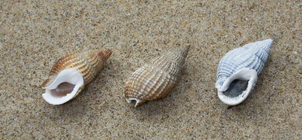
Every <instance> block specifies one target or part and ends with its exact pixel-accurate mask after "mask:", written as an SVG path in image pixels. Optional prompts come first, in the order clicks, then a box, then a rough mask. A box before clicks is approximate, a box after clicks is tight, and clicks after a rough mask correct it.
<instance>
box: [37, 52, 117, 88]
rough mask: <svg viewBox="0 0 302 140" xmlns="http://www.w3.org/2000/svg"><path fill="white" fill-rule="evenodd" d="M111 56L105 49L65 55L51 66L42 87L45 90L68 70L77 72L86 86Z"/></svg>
mask: <svg viewBox="0 0 302 140" xmlns="http://www.w3.org/2000/svg"><path fill="white" fill-rule="evenodd" d="M111 54H112V51H111V50H109V49H105V50H93V51H86V52H82V53H74V54H69V55H66V56H64V57H62V58H60V59H59V60H58V61H57V62H56V63H55V64H54V65H53V67H52V69H51V70H50V73H49V76H48V79H47V80H45V81H44V83H43V84H42V87H43V88H46V87H47V86H49V85H50V84H51V83H52V81H53V80H54V79H55V78H56V76H57V75H58V74H59V73H60V72H61V71H62V70H65V69H70V68H74V69H76V70H77V71H79V72H80V73H81V75H82V76H83V79H84V84H88V83H90V82H91V81H92V79H93V78H94V77H95V75H96V74H97V73H98V71H100V70H101V68H102V67H103V64H104V63H105V62H106V60H107V59H108V58H109V57H110V55H111Z"/></svg>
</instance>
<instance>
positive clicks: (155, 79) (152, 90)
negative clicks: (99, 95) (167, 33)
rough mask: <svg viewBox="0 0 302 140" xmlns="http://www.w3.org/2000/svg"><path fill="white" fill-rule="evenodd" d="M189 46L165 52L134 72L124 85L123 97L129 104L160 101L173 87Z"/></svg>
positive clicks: (137, 104) (138, 104)
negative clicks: (134, 101) (133, 101)
mask: <svg viewBox="0 0 302 140" xmlns="http://www.w3.org/2000/svg"><path fill="white" fill-rule="evenodd" d="M189 48H190V45H189V44H188V45H186V46H185V47H183V48H181V49H180V50H177V51H175V52H167V53H166V54H165V55H162V56H159V57H156V58H154V59H153V60H151V62H150V63H149V64H145V65H144V66H143V67H142V68H140V69H138V70H137V71H135V72H134V73H133V74H132V75H131V77H130V78H129V79H128V81H127V82H126V85H125V91H124V95H125V97H126V100H127V101H128V102H129V103H130V102H131V100H136V104H135V107H137V106H140V105H141V104H142V103H144V102H145V101H147V100H156V99H161V98H163V97H164V96H166V95H167V94H168V93H169V92H170V90H171V89H172V88H173V87H174V85H175V83H176V81H177V78H178V77H179V74H180V71H181V67H182V65H183V63H184V62H185V58H186V56H187V53H188V51H189Z"/></svg>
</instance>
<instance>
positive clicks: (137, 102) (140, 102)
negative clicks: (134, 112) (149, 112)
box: [126, 98, 145, 107]
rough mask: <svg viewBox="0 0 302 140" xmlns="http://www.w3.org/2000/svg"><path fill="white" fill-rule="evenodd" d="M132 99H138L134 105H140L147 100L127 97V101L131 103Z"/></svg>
mask: <svg viewBox="0 0 302 140" xmlns="http://www.w3.org/2000/svg"><path fill="white" fill-rule="evenodd" d="M132 100H135V101H136V103H135V105H134V107H138V106H140V105H141V104H142V103H144V102H145V101H142V100H140V99H137V98H126V101H127V102H128V103H131V101H132Z"/></svg>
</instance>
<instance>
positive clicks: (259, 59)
mask: <svg viewBox="0 0 302 140" xmlns="http://www.w3.org/2000/svg"><path fill="white" fill-rule="evenodd" d="M271 44H272V40H271V39H267V40H263V41H258V42H254V43H249V44H247V45H244V46H243V47H240V48H237V49H234V50H231V51H229V52H228V53H227V54H226V55H225V56H224V57H223V58H222V59H221V60H220V62H219V66H218V69H217V81H216V84H215V87H216V88H219V87H221V86H222V85H223V82H224V81H225V80H226V79H227V78H228V77H230V76H231V75H233V74H234V73H235V72H237V71H238V70H240V69H242V68H250V69H254V70H256V71H257V74H258V75H259V74H260V72H261V71H262V69H263V67H264V64H265V62H266V60H267V57H268V53H269V50H270V47H271Z"/></svg>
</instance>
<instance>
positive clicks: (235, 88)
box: [218, 68, 258, 105]
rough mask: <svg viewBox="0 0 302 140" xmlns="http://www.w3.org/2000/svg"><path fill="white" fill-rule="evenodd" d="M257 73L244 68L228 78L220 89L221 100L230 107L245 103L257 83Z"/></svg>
mask: <svg viewBox="0 0 302 140" xmlns="http://www.w3.org/2000/svg"><path fill="white" fill-rule="evenodd" d="M257 78H258V76H257V72H256V71H255V70H253V69H249V68H242V69H240V70H238V71H237V72H236V73H234V74H233V75H232V76H230V77H229V78H227V79H226V80H225V81H224V83H223V85H222V86H221V88H219V89H218V97H219V99H220V100H221V101H222V102H224V103H225V104H228V105H237V104H239V103H241V102H243V101H244V100H245V99H246V98H247V96H248V95H249V94H250V92H251V90H252V89H253V88H254V86H255V84H256V82H257Z"/></svg>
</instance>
